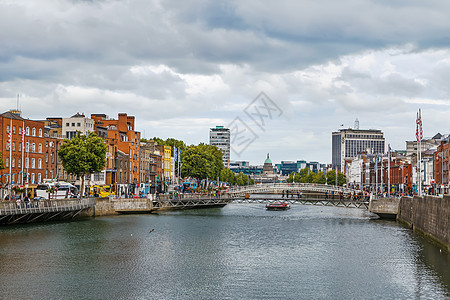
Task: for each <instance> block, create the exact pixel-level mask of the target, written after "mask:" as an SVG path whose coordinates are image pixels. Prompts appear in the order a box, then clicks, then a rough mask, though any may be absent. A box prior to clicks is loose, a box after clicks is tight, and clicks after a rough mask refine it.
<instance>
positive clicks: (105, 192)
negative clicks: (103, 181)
mask: <svg viewBox="0 0 450 300" xmlns="http://www.w3.org/2000/svg"><path fill="white" fill-rule="evenodd" d="M115 194H116V193H115V192H113V191H112V190H111V186H109V185H93V186H91V187H90V188H89V195H91V196H94V197H109V196H111V195H115Z"/></svg>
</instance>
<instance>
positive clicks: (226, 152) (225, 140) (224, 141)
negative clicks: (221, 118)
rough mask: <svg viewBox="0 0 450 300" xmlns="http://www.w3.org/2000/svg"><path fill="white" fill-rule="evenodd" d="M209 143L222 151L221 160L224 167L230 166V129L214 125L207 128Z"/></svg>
mask: <svg viewBox="0 0 450 300" xmlns="http://www.w3.org/2000/svg"><path fill="white" fill-rule="evenodd" d="M209 144H210V145H211V146H216V147H217V148H219V149H220V150H222V151H223V156H222V161H223V165H224V166H225V167H229V166H230V129H229V128H225V127H223V126H216V128H211V129H210V130H209Z"/></svg>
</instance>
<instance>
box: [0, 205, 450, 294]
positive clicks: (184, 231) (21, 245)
mask: <svg viewBox="0 0 450 300" xmlns="http://www.w3.org/2000/svg"><path fill="white" fill-rule="evenodd" d="M373 217H374V216H373V215H371V214H370V213H368V212H367V211H365V210H359V209H351V208H335V207H317V206H306V205H305V206H302V205H294V206H293V208H292V209H290V210H288V211H266V210H265V209H264V205H263V204H229V205H227V206H226V207H224V208H217V209H216V208H214V209H203V210H187V211H177V212H168V213H164V214H160V215H123V216H114V217H102V218H95V219H88V220H84V221H76V222H61V223H47V224H34V225H18V226H12V227H2V228H0V276H1V283H0V285H1V287H0V298H2V299H412V298H416V299H419V298H420V299H448V298H449V297H450V255H449V254H447V253H444V252H443V251H442V252H441V251H440V249H439V248H438V247H436V246H434V245H433V244H430V243H429V242H428V241H427V240H425V239H424V238H422V237H421V236H419V235H417V234H415V233H413V232H411V231H410V230H409V229H407V228H404V227H402V226H400V225H399V224H397V223H396V222H393V221H381V220H375V219H373Z"/></svg>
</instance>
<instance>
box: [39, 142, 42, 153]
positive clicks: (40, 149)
mask: <svg viewBox="0 0 450 300" xmlns="http://www.w3.org/2000/svg"><path fill="white" fill-rule="evenodd" d="M39 153H42V144H39Z"/></svg>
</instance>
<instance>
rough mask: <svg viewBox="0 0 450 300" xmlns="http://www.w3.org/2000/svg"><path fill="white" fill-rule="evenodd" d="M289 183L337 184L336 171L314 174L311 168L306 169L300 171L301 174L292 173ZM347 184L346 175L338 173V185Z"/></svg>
mask: <svg viewBox="0 0 450 300" xmlns="http://www.w3.org/2000/svg"><path fill="white" fill-rule="evenodd" d="M287 182H289V183H291V182H301V183H319V184H325V183H327V184H329V185H335V184H336V171H335V170H331V171H328V172H327V173H326V175H325V174H324V173H323V172H318V173H314V172H312V171H311V170H310V169H309V168H304V169H301V170H300V173H295V172H292V173H291V174H290V175H289V177H288V179H287ZM345 183H346V178H345V175H344V174H343V173H341V172H338V185H339V186H342V185H344V184H345Z"/></svg>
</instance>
